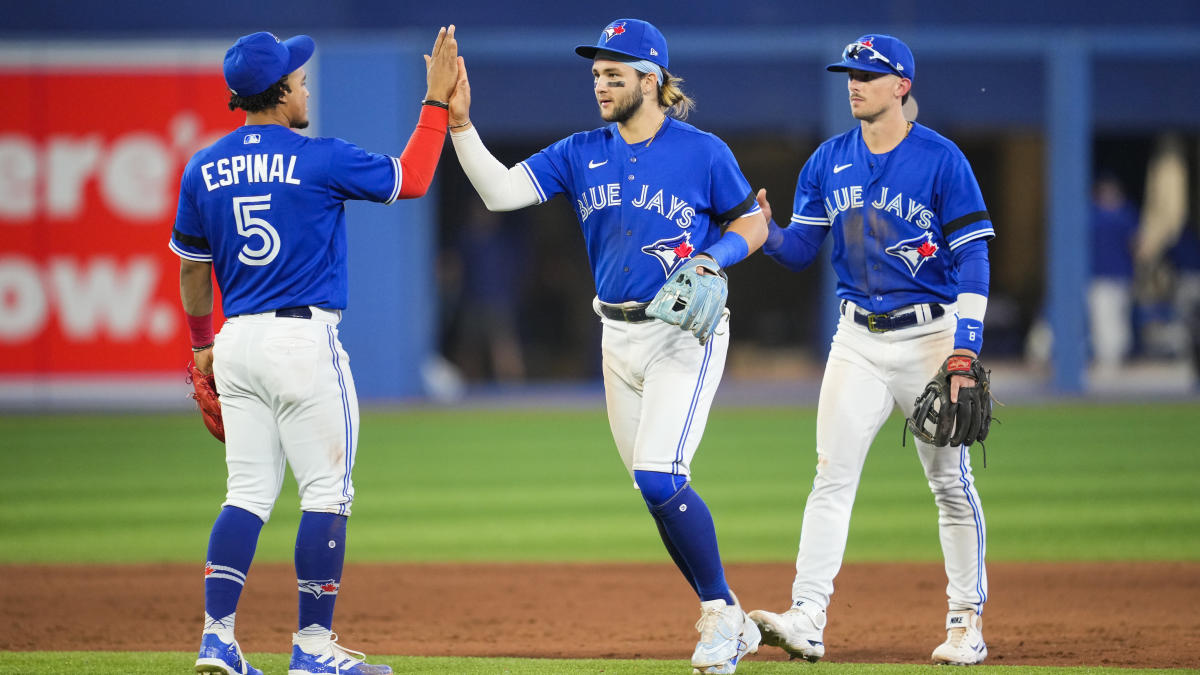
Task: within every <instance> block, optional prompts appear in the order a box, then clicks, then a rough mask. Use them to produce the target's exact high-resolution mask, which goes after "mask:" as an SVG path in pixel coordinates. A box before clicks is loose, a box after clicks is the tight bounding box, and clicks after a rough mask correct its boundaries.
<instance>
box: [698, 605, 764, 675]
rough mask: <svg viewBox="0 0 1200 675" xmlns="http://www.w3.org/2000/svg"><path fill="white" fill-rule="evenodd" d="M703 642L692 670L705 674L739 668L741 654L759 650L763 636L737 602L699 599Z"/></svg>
mask: <svg viewBox="0 0 1200 675" xmlns="http://www.w3.org/2000/svg"><path fill="white" fill-rule="evenodd" d="M700 611H701V614H700V620H699V621H697V622H696V630H698V631H700V642H698V643H697V644H696V651H695V652H693V653H692V672H693V673H703V674H706V675H716V674H728V673H732V672H734V671H735V670H736V669H737V665H738V663H741V661H742V657H744V656H746V655H747V654H753V653H755V652H757V651H758V645H759V642H761V641H762V636H761V634H760V633H759V631H758V626H756V625H754V622H753V621H751V620H750V617H748V616H746V613H745V612H743V611H742V608H741V607H740V606H738V605H729V604H726V602H725V601H724V600H708V601H706V602H702V603H700Z"/></svg>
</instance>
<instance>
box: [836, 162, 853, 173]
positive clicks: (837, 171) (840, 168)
mask: <svg viewBox="0 0 1200 675" xmlns="http://www.w3.org/2000/svg"><path fill="white" fill-rule="evenodd" d="M852 166H854V163H853V162H851V163H850V164H842V165H841V166H835V167H833V172H834V173H841V172H843V171H845V170H846V169H849V168H850V167H852Z"/></svg>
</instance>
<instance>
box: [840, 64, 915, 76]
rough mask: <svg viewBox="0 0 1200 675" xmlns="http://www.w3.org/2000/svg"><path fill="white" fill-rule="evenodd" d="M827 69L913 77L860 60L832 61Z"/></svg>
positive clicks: (841, 71)
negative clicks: (860, 61)
mask: <svg viewBox="0 0 1200 675" xmlns="http://www.w3.org/2000/svg"><path fill="white" fill-rule="evenodd" d="M825 70H828V71H829V72H831V73H844V72H846V71H848V70H865V71H867V72H868V73H883V74H884V75H896V76H897V77H902V78H905V79H912V78H909V77H908V76H907V75H900V74H899V73H897V72H896V71H894V70H892V69H891V68H888V67H887V66H884V65H876V64H874V63H859V62H858V61H842V62H840V63H831V64H829V65H827V66H825Z"/></svg>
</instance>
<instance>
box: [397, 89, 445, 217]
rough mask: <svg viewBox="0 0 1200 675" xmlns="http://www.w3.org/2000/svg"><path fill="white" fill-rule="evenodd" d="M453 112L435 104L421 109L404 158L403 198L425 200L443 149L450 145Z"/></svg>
mask: <svg viewBox="0 0 1200 675" xmlns="http://www.w3.org/2000/svg"><path fill="white" fill-rule="evenodd" d="M448 118H449V111H447V110H446V109H445V108H441V107H438V106H435V105H423V106H421V117H420V118H419V119H418V120H417V128H416V129H413V132H412V136H410V137H409V139H408V145H406V146H405V147H404V152H403V153H401V155H400V168H401V170H402V171H403V173H402V174H401V178H400V197H401V198H402V199H411V198H413V197H421V196H423V195H424V194H425V191H426V190H428V189H429V184H430V183H431V182H433V174H434V172H435V171H437V165H438V159H440V158H441V156H442V146H443V145H444V144H445V142H446V121H447V119H448Z"/></svg>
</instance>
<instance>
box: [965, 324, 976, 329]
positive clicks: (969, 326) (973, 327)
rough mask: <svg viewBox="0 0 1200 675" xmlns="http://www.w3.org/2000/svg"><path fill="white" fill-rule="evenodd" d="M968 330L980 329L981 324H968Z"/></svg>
mask: <svg viewBox="0 0 1200 675" xmlns="http://www.w3.org/2000/svg"><path fill="white" fill-rule="evenodd" d="M967 330H979V326H972V325H971V324H967Z"/></svg>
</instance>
